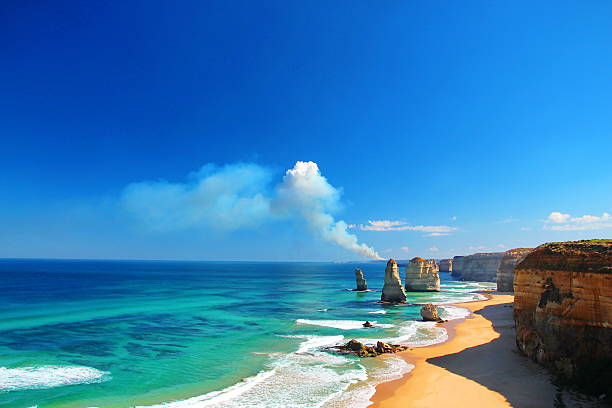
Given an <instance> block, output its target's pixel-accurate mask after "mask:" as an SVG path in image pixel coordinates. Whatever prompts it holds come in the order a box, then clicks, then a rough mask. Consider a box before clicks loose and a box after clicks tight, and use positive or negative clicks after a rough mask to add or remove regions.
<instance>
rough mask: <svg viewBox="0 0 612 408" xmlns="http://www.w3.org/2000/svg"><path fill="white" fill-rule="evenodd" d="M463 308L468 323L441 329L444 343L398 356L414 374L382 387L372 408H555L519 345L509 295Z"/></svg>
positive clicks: (552, 392) (548, 387)
mask: <svg viewBox="0 0 612 408" xmlns="http://www.w3.org/2000/svg"><path fill="white" fill-rule="evenodd" d="M486 296H487V298H488V299H487V300H483V301H474V302H467V303H459V304H456V305H455V306H458V307H464V308H467V309H469V310H470V312H471V314H470V316H468V317H467V318H465V319H459V320H452V321H449V322H446V323H441V325H442V326H443V327H444V328H445V329H446V330H447V331H448V336H449V338H448V340H447V341H446V342H444V343H440V344H435V345H431V346H426V347H415V348H411V349H409V350H407V351H405V352H402V353H400V354H399V355H400V356H402V357H403V358H404V359H405V360H406V361H407V362H408V363H410V364H413V365H414V366H415V368H414V370H412V371H411V372H410V373H408V374H406V375H405V376H404V377H403V378H401V379H398V380H395V381H390V382H386V383H382V384H379V385H378V386H377V387H376V393H375V394H374V396H373V397H372V399H371V401H372V402H373V405H371V407H373V408H377V407H384V408H395V407H397V408H400V407H401V408H413V407H414V408H421V407H423V408H425V407H513V406H514V407H521V408H531V407H533V408H536V407H552V406H554V401H555V398H557V397H558V396H557V391H556V388H555V386H554V385H553V384H552V383H551V382H550V380H549V377H548V376H547V375H546V374H545V373H544V372H543V370H542V369H541V368H539V367H538V366H537V365H536V364H534V363H533V362H531V361H530V360H529V359H527V358H526V357H524V356H522V355H521V354H520V353H519V352H518V350H517V349H516V346H515V333H514V322H513V319H512V303H513V300H514V297H513V296H512V295H508V294H487V295H486Z"/></svg>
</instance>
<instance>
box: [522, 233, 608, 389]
mask: <svg viewBox="0 0 612 408" xmlns="http://www.w3.org/2000/svg"><path fill="white" fill-rule="evenodd" d="M514 296H515V297H514V322H515V324H516V344H517V346H518V348H519V349H520V350H521V351H522V352H523V353H524V354H526V355H527V356H528V357H530V358H531V359H533V360H534V361H536V362H538V363H540V364H541V365H543V366H545V367H547V368H548V369H550V371H552V372H553V373H554V374H555V375H556V376H557V377H559V378H560V379H562V380H565V381H567V382H568V383H570V384H573V385H574V386H578V387H579V388H581V389H582V390H583V391H585V392H588V393H594V394H595V395H600V394H607V395H608V396H612V239H605V240H604V239H597V240H595V239H594V240H589V241H575V242H556V243H549V244H544V245H541V246H539V247H537V248H536V249H535V250H533V251H532V252H531V253H529V254H528V255H527V256H526V257H525V259H523V260H522V261H521V262H520V263H519V264H518V265H516V267H515V276H514Z"/></svg>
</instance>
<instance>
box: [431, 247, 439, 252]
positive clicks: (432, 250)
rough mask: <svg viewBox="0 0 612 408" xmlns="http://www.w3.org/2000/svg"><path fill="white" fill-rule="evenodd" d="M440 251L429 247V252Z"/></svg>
mask: <svg viewBox="0 0 612 408" xmlns="http://www.w3.org/2000/svg"><path fill="white" fill-rule="evenodd" d="M439 250H440V249H438V248H436V247H431V248H429V251H430V252H438V251H439Z"/></svg>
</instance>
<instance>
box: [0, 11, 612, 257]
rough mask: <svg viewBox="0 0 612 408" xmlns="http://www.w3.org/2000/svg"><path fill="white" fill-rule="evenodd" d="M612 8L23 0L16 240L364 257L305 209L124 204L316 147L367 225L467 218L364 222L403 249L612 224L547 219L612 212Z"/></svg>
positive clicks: (85, 253)
mask: <svg viewBox="0 0 612 408" xmlns="http://www.w3.org/2000/svg"><path fill="white" fill-rule="evenodd" d="M610 21H612V3H611V2H609V1H586V2H577V1H574V2H565V1H561V2H559V1H541V2H528V1H524V2H491V1H468V2H451V1H446V2H425V1H405V2H397V1H380V2H372V1H344V2H340V1H339V2H327V3H322V2H288V1H263V2H254V1H232V2H225V1H218V2H212V1H182V2H152V1H127V2H122V3H121V4H118V3H112V2H111V3H109V2H94V1H87V2H82V1H78V2H77V1H75V2H61V1H58V2H47V1H40V2H36V1H14V2H4V3H3V5H2V7H1V8H0V42H1V43H2V47H1V50H2V52H1V60H0V78H1V79H0V81H1V84H2V94H1V97H0V103H1V106H0V174H1V177H0V257H78V258H137V259H143V258H154V259H160V258H161V259H170V258H173V259H252V260H327V259H356V258H359V257H358V256H356V255H355V254H353V253H351V252H349V251H347V250H345V249H342V248H339V247H337V246H334V245H332V244H330V243H328V242H325V241H323V240H320V239H317V238H316V237H314V236H312V235H311V234H309V233H308V231H306V230H304V229H302V228H300V226H299V225H297V224H296V223H290V222H278V221H274V222H270V223H264V224H263V225H260V226H258V227H257V228H246V229H240V230H237V231H233V232H227V231H226V232H222V233H220V232H218V231H209V230H207V229H206V228H201V227H198V228H189V229H183V230H173V231H151V230H149V229H146V228H142V226H141V225H140V224H138V223H137V222H132V221H134V220H132V219H131V218H130V217H128V216H126V215H125V214H123V213H122V212H123V209H122V208H121V206H120V205H119V204H118V202H119V201H120V197H121V195H122V192H123V191H124V189H125V187H126V186H127V185H128V184H130V183H133V182H139V181H143V180H160V179H163V180H168V181H170V182H184V181H185V180H186V178H187V174H188V173H190V172H192V171H195V170H197V169H198V168H200V167H201V166H202V165H204V164H206V163H216V164H218V165H224V164H228V163H235V162H253V163H257V164H258V165H261V166H263V167H266V168H270V169H271V171H272V172H273V177H274V179H275V182H277V181H279V180H280V178H281V177H282V174H283V172H284V171H285V170H286V169H288V168H291V167H293V165H294V163H295V162H296V161H297V160H312V161H314V162H316V163H317V164H318V165H319V168H320V169H321V171H322V173H323V175H324V176H325V177H326V178H327V179H328V181H329V182H330V183H331V184H332V185H334V186H335V187H338V188H342V191H343V195H342V201H343V203H344V206H343V208H342V209H340V210H339V211H338V212H337V213H335V216H336V217H337V219H342V220H345V221H346V222H347V223H349V224H353V223H354V224H363V223H367V221H368V220H399V221H403V222H406V223H409V225H425V226H449V227H452V228H456V230H453V231H452V233H451V234H450V235H445V236H424V235H426V234H424V233H423V232H419V231H412V230H405V231H362V230H359V229H358V228H357V229H354V230H352V231H353V232H354V233H355V234H356V235H357V236H358V237H359V239H360V242H361V241H363V242H365V243H367V244H368V245H371V246H373V247H375V248H376V249H377V250H378V251H379V252H380V253H381V255H383V256H384V257H388V256H395V257H399V258H405V257H412V256H416V255H421V256H451V255H455V254H466V253H471V252H475V251H481V250H487V251H495V250H500V248H502V247H503V248H504V249H507V248H509V247H516V246H533V245H537V244H539V243H542V242H546V241H553V240H566V239H577V238H585V237H610V235H611V234H610V233H611V232H612V221H606V219H605V217H603V218H602V219H601V220H599V221H594V222H591V223H588V224H589V225H588V226H586V227H585V225H586V224H584V223H582V222H581V221H580V220H576V221H572V218H568V217H566V221H567V222H565V223H551V222H544V220H546V219H547V217H548V216H549V214H550V213H551V212H553V211H559V212H561V213H563V214H570V215H571V217H575V218H576V217H580V216H583V215H586V214H590V215H594V216H598V217H601V216H602V213H604V212H609V213H610V212H612V164H611V161H612V160H611V159H612V98H611V95H612V74H611V70H610V68H611V67H612V42H611V41H610V39H611V38H612V24H610ZM452 217H456V219H451V218H452ZM551 226H557V227H563V228H565V229H566V230H565V231H558V230H553V229H551ZM583 227H584V228H587V229H584V228H583ZM563 228H561V229H563ZM401 247H409V248H410V249H409V250H402V249H400V248H401ZM436 248H437V249H438V250H437V251H436ZM430 249H432V250H430Z"/></svg>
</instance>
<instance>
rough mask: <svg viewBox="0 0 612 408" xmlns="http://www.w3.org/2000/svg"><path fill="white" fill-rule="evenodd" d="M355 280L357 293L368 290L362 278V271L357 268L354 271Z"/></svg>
mask: <svg viewBox="0 0 612 408" xmlns="http://www.w3.org/2000/svg"><path fill="white" fill-rule="evenodd" d="M355 280H356V281H357V289H356V290H358V291H363V290H368V284H367V283H366V280H365V278H364V277H363V271H362V270H361V269H359V268H357V269H355Z"/></svg>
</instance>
